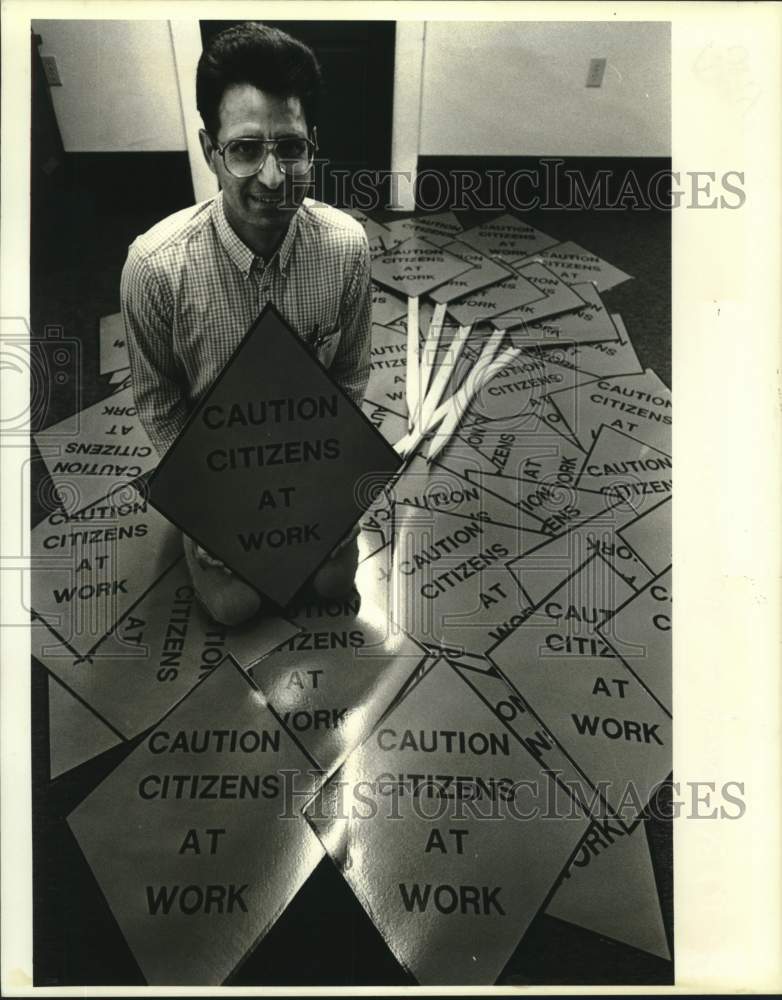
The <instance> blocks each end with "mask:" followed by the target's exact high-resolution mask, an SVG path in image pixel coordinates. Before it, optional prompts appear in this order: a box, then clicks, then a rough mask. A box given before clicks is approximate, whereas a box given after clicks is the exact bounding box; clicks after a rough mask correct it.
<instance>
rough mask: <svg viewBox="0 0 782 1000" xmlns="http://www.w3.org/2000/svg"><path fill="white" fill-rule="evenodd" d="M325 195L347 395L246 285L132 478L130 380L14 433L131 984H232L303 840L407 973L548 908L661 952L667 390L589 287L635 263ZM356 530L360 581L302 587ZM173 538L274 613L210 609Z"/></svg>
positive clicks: (108, 362) (134, 435)
mask: <svg viewBox="0 0 782 1000" xmlns="http://www.w3.org/2000/svg"><path fill="white" fill-rule="evenodd" d="M352 214H354V216H355V217H356V218H358V219H359V221H361V222H362V224H363V225H364V226H365V228H366V230H367V235H368V237H369V239H370V243H371V249H372V259H373V264H372V271H373V275H372V277H373V283H372V300H373V317H372V344H371V354H370V377H369V382H368V385H367V389H366V394H365V399H364V401H363V406H362V408H361V410H359V409H358V408H357V407H355V406H354V405H353V404H352V402H351V401H350V400H349V399H348V398H347V396H345V394H344V393H343V392H342V390H341V389H339V388H338V387H337V386H336V385H335V384H334V383H333V382H332V380H331V379H330V378H329V377H328V374H327V373H326V372H325V371H324V370H323V369H322V368H321V366H320V365H319V363H318V362H317V361H316V360H315V359H313V357H312V356H311V354H310V353H309V352H308V351H307V350H306V349H305V347H304V346H303V345H302V343H301V342H300V341H299V340H298V338H297V337H296V336H295V335H294V334H292V332H291V331H290V330H289V329H288V328H287V326H286V325H285V324H284V322H283V321H282V319H281V318H280V317H279V315H278V314H277V313H276V312H275V311H274V309H273V308H271V307H268V308H267V309H266V310H265V311H264V313H263V314H262V315H261V317H260V319H259V320H258V322H257V324H256V325H254V327H253V328H252V329H251V330H250V331H249V332H248V335H247V337H246V338H245V340H244V341H243V342H242V344H241V345H240V347H239V348H238V349H237V351H236V352H235V354H234V356H233V358H232V359H231V361H230V362H229V364H228V365H227V366H226V368H225V369H224V371H223V373H222V374H221V376H220V377H219V378H218V380H217V382H216V383H215V384H214V386H213V387H212V389H211V390H210V392H209V393H208V394H207V395H206V397H205V398H204V399H202V400H201V402H200V404H199V405H198V407H197V408H196V410H195V411H194V412H193V413H192V414H191V417H190V419H189V422H188V424H187V425H186V427H185V429H184V430H183V432H182V434H181V435H180V438H179V439H178V441H177V442H176V444H175V445H174V447H172V449H171V450H170V451H169V452H168V454H167V456H166V458H165V459H164V460H163V462H162V463H161V465H160V466H159V468H158V469H157V471H156V472H155V474H154V475H153V477H152V480H151V487H150V490H151V492H150V494H149V497H147V496H146V494H142V493H140V492H139V493H135V492H131V491H129V490H128V488H127V487H123V484H124V482H125V480H128V479H135V478H137V477H138V476H139V475H140V474H141V473H143V472H146V471H148V470H149V469H151V468H152V466H153V465H154V458H153V455H152V451H151V447H150V446H149V444H148V442H147V441H146V438H145V437H144V435H143V431H141V429H140V427H139V426H138V424H137V422H136V420H135V412H134V410H133V405H132V399H131V397H130V395H129V394H128V393H129V391H130V390H127V389H123V390H120V392H119V393H118V394H117V395H116V396H114V397H112V400H111V403H101V404H98V406H97V407H93V408H90V409H88V410H86V411H84V412H83V413H82V414H79V415H78V420H77V421H76V426H74V420H73V419H71V420H70V421H69V422H68V424H67V427H66V426H65V425H63V427H62V428H60V430H61V431H62V432H63V433H62V434H59V433H58V428H56V427H55V428H50V429H49V430H48V431H47V432H44V433H42V434H41V435H38V436H37V438H36V440H38V438H40V441H39V443H40V446H41V449H42V454H43V455H44V459H45V461H46V462H47V465H48V467H49V469H50V471H51V474H52V477H53V479H54V481H55V484H56V485H58V486H59V487H60V488H61V491H62V498H66V497H67V499H68V500H69V502H68V503H67V504H65V502H64V500H63V510H62V511H61V512H57V513H56V514H53V515H51V516H50V517H49V518H47V519H46V520H45V521H44V522H42V523H41V524H39V525H38V526H37V527H36V529H35V531H34V533H33V545H32V548H33V555H34V556H35V559H36V560H37V563H38V565H39V567H40V572H39V574H38V577H37V578H36V579H34V586H33V609H34V614H35V622H36V626H35V628H34V653H35V656H36V659H38V660H39V661H40V662H41V663H42V664H43V665H44V666H45V667H46V668H47V670H48V671H49V673H50V688H51V698H50V706H51V707H50V724H51V726H52V731H53V741H52V760H51V774H52V777H55V776H57V775H58V774H61V773H63V772H64V771H65V770H67V769H68V768H70V767H73V766H75V765H77V764H78V763H80V762H81V761H82V760H84V759H87V758H88V757H89V756H90V754H91V753H99V752H101V751H103V750H105V749H108V748H109V747H112V746H115V745H116V744H117V743H118V742H120V741H123V740H128V739H131V738H134V737H135V738H137V739H140V742H139V743H138V745H137V746H136V747H135V749H134V750H133V751H132V752H131V753H130V754H129V755H128V756H127V757H126V758H125V759H124V761H123V762H122V763H121V764H120V765H119V766H118V767H117V768H116V770H114V771H113V773H111V774H109V776H108V777H107V778H106V779H105V780H104V781H103V783H102V784H101V785H99V786H98V787H97V788H96V789H95V790H94V791H93V792H92V793H91V794H90V795H89V796H88V798H87V799H85V801H83V802H82V803H81V804H80V805H79V806H78V807H77V808H76V809H75V810H74V811H73V812H72V814H71V815H70V816H69V824H70V826H71V829H72V831H73V833H74V835H75V837H76V839H77V841H78V843H79V844H80V846H81V849H82V850H83V852H84V854H85V856H86V858H87V860H88V862H89V864H90V867H91V869H92V871H93V873H94V875H95V878H96V880H97V881H98V883H99V885H100V888H101V890H102V892H103V894H104V896H105V898H106V900H107V901H108V904H109V906H110V907H111V909H112V912H113V914H114V916H115V918H116V920H117V923H118V925H119V926H120V928H121V930H122V932H123V934H124V935H125V937H126V938H127V941H128V943H129V945H130V947H131V949H132V951H133V953H134V955H135V957H136V960H137V961H138V964H139V967H140V968H141V969H142V971H143V974H144V976H145V977H146V978H147V980H148V982H150V983H152V984H169V983H186V984H190V985H199V984H203V985H216V984H220V983H223V982H224V981H225V980H226V978H227V977H228V976H230V975H231V973H232V972H233V971H234V970H235V969H236V968H237V966H238V964H239V963H240V962H241V961H242V960H243V959H244V957H245V956H246V955H247V954H248V953H249V952H250V951H251V950H252V948H253V947H254V946H255V944H257V942H258V941H259V940H260V939H261V937H262V936H263V935H264V934H265V933H266V932H267V931H268V930H269V928H270V927H271V926H273V924H274V923H275V921H276V920H277V918H278V917H279V916H280V914H281V913H282V912H283V910H284V909H285V907H286V906H287V905H288V903H289V902H290V900H291V899H292V898H293V896H294V895H295V893H296V892H297V891H298V889H299V887H300V886H301V885H302V884H303V883H304V881H305V880H306V879H307V878H308V876H309V875H310V873H311V872H312V871H313V869H314V867H315V866H316V865H317V864H318V862H319V861H320V860H321V858H322V857H323V855H324V852H325V854H326V855H327V856H328V857H329V858H330V859H331V860H332V861H333V863H334V864H335V865H336V866H337V867H338V869H339V871H340V872H341V874H342V875H343V876H344V878H345V880H346V882H347V884H348V885H349V886H350V888H351V889H352V891H353V892H354V893H355V895H356V897H357V898H358V900H359V901H360V903H361V904H362V905H363V907H364V908H365V910H366V912H367V914H368V916H369V918H370V919H371V920H372V921H373V922H374V923H375V925H376V927H377V929H378V931H379V932H380V934H381V935H382V937H383V938H384V939H385V941H386V942H387V944H388V947H389V949H390V950H391V952H392V953H393V954H394V955H395V956H396V958H397V959H398V961H399V962H400V964H401V965H402V966H403V967H404V968H405V969H406V970H408V972H409V973H410V974H411V975H412V976H413V977H414V978H415V979H416V980H417V981H418V982H419V983H421V984H423V985H435V984H448V985H452V984H457V983H464V984H471V985H478V984H486V985H488V984H492V983H494V982H495V981H496V980H497V979H498V977H500V976H501V974H502V971H503V969H504V968H505V966H506V964H507V962H508V960H509V958H510V957H511V955H512V954H513V953H514V952H515V951H516V949H519V948H521V949H523V948H524V946H525V944H524V939H525V933H526V931H527V929H528V927H529V926H530V924H531V922H532V921H533V919H534V918H535V917H536V916H537V915H538V914H541V913H545V914H548V915H550V916H554V917H556V918H558V919H559V920H564V921H568V922H570V923H572V924H575V925H578V926H579V927H581V928H585V929H587V930H589V931H593V932H595V934H598V935H603V936H606V937H609V938H611V939H613V940H615V941H619V942H624V943H625V944H627V945H629V946H631V947H634V948H639V949H643V950H645V951H647V952H649V953H651V954H653V955H656V956H659V957H660V958H662V959H668V958H669V948H668V942H667V940H666V934H665V928H664V926H663V921H662V918H661V912H660V905H659V900H658V897H657V891H656V886H655V879H654V871H653V868H652V865H651V857H650V852H649V845H648V843H647V839H646V833H645V824H644V809H645V807H646V805H647V803H648V802H649V800H650V797H651V796H653V795H654V793H655V790H656V789H657V787H658V786H659V785H660V783H661V782H663V781H665V780H666V778H667V776H668V774H669V772H670V770H671V712H672V702H671V673H670V657H671V642H670V627H671V619H672V615H671V600H672V579H671V548H670V530H671V529H670V526H671V507H672V502H671V495H672V474H671V466H672V462H671V444H670V434H671V396H670V391H669V390H668V388H667V387H666V386H665V385H663V383H662V382H661V381H660V379H659V378H658V376H657V375H656V374H655V373H654V372H653V371H651V370H649V369H645V368H644V367H643V365H642V364H641V363H640V362H639V359H638V357H637V356H636V353H635V350H634V348H633V344H632V341H631V337H630V335H629V333H628V331H627V330H626V329H625V326H624V324H623V322H622V319H621V317H620V316H618V315H616V314H612V313H610V312H609V310H608V309H607V308H606V304H605V303H604V301H603V298H602V296H603V294H604V293H605V292H607V291H609V290H610V289H611V288H613V287H614V286H615V285H617V284H618V283H619V282H621V281H624V280H628V278H629V276H628V275H626V274H625V273H624V272H623V271H621V270H619V269H618V268H616V267H614V266H613V265H611V264H610V263H608V262H607V261H604V260H602V259H601V258H599V257H597V256H595V255H594V254H592V253H590V252H589V251H588V250H587V249H584V248H583V247H581V246H579V245H577V244H574V243H571V242H558V241H557V240H554V239H553V238H551V237H549V236H547V235H546V234H545V233H542V232H540V231H539V230H537V229H535V228H533V227H531V226H529V225H527V224H526V223H524V222H521V221H520V220H518V219H515V218H513V217H511V216H507V215H506V216H501V217H500V218H498V219H495V220H492V221H489V222H488V223H482V224H481V225H478V226H475V227H473V228H471V229H467V230H464V229H463V228H462V226H461V224H460V222H459V220H458V219H457V218H456V217H455V216H454V215H453V214H452V213H450V212H443V213H439V214H437V215H429V216H420V217H419V216H414V217H412V218H405V219H397V220H394V221H390V222H379V221H376V220H374V219H371V218H370V217H369V216H368V215H367V214H366V213H362V212H354V213H352ZM111 329H112V328H111V326H110V324H108V325H106V330H107V331H109V330H111ZM112 338H113V339H112ZM119 340H120V338H119V335H118V334H117V332H116V331H112V332H110V333H109V332H107V333H106V335H105V336H103V335H102V339H101V344H102V363H101V372H102V373H107V374H108V373H110V372H117V371H121V370H122V369H123V364H122V361H123V358H122V357H121V356H120V354H121V348H120V347H119V346H118V345H119ZM294 373H295V375H294ZM109 418H111V423H109V422H108V420H109ZM115 418H116V419H115ZM66 431H67V434H68V435H70V437H63V434H65V432H66ZM70 438H73V441H71V440H70ZM109 439H111V440H112V441H114V440H115V439H117V440H122V442H123V443H122V445H121V446H120V445H116V444H114V445H110V444H108V443H107V442H108V440H109ZM112 448H114V449H115V450H107V449H112ZM146 448H149V451H148V453H147V452H145V449H146ZM116 449H121V450H116ZM98 456H101V458H100V459H99V458H98ZM77 459H78V463H77V462H76V460H77ZM87 465H89V466H90V468H86V466H87ZM324 484H325V485H326V487H327V488H324ZM117 486H120V487H123V488H124V489H125V492H122V493H117V491H116V489H115V490H114V492H113V493H111V492H110V487H115V488H116V487H117ZM68 490H70V492H69V493H68ZM359 519H360V526H361V531H360V534H359V552H360V564H359V568H358V572H357V576H356V581H355V586H354V590H353V592H352V593H351V594H350V595H349V596H348V597H346V598H344V599H340V600H320V601H315V600H314V598H312V597H311V596H309V597H307V596H306V593H307V592H306V591H305V590H304V589H303V586H302V585H303V584H304V582H305V581H306V579H307V578H309V577H311V576H312V574H313V573H314V572H315V571H316V570H317V569H318V567H319V566H320V565H321V564H322V563H323V562H324V560H325V559H326V558H327V557H328V555H329V553H330V552H331V551H332V549H333V548H334V546H335V544H337V543H338V542H339V541H340V540H341V539H343V538H344V537H345V536H346V535H347V534H348V532H349V531H350V530H351V528H352V527H353V525H355V524H356V522H357V521H359ZM178 529H181V530H178ZM181 531H185V532H186V533H187V534H189V535H190V536H191V537H192V538H194V539H195V540H196V541H197V542H198V543H199V544H200V545H201V546H202V547H203V548H205V549H206V550H207V551H208V552H209V553H211V554H212V555H214V556H215V557H217V558H218V559H220V560H221V561H223V562H225V563H226V564H227V565H228V566H229V567H230V568H231V569H232V570H233V571H234V572H235V573H236V574H237V575H238V576H239V577H240V578H242V579H243V580H245V581H246V582H248V583H249V584H250V585H252V586H253V587H254V588H255V589H256V590H258V591H260V592H261V593H262V594H263V595H265V596H266V597H267V598H269V599H270V601H271V602H272V603H274V604H276V605H277V606H278V607H280V608H284V609H285V611H284V616H283V615H280V616H276V615H274V614H271V615H269V614H267V615H266V616H265V617H261V618H258V619H256V620H253V621H250V622H247V623H246V624H245V625H242V626H239V627H235V628H227V627H225V626H222V625H217V624H216V623H215V622H214V621H212V620H210V619H209V618H208V617H207V615H206V614H205V613H204V611H203V609H202V608H201V606H200V604H199V603H198V601H197V599H196V594H195V592H194V589H193V585H192V581H191V580H190V578H189V575H188V572H187V567H186V563H185V560H184V559H183V557H182V547H181V537H180V536H181ZM76 729H78V730H79V732H80V734H82V738H81V739H80V740H78V739H77V740H74V733H75V731H76ZM595 940H597V939H595Z"/></svg>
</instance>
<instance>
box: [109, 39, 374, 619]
mask: <svg viewBox="0 0 782 1000" xmlns="http://www.w3.org/2000/svg"><path fill="white" fill-rule="evenodd" d="M319 88H320V70H319V67H318V63H317V60H316V59H315V56H314V54H313V52H312V51H311V50H310V49H309V48H307V46H305V45H303V44H302V43H301V42H299V41H297V40H296V39H294V38H291V37H290V36H289V35H286V34H285V33H284V32H282V31H278V30H277V29H274V28H270V27H267V26H265V25H260V24H254V23H249V24H241V25H238V26H235V27H232V28H228V29H227V30H225V31H223V32H221V33H220V34H219V35H218V36H217V37H216V38H215V39H214V40H213V41H212V42H211V43H210V45H209V46H208V47H207V49H206V50H205V51H204V53H203V54H202V56H201V59H200V60H199V63H198V71H197V76H196V100H197V106H198V110H199V112H200V114H201V117H202V119H203V123H204V128H203V129H202V130H201V132H200V140H201V147H202V150H203V154H204V157H205V158H206V162H207V163H208V165H209V169H210V170H211V171H212V172H213V173H214V174H215V175H216V176H217V178H218V181H219V184H220V188H221V191H220V193H219V194H218V195H217V197H216V198H213V199H210V200H209V201H206V202H202V203H200V204H198V205H195V206H193V207H192V208H188V209H185V210H184V211H181V212H176V213H175V214H174V215H172V216H169V217H168V218H167V219H164V220H163V221H162V222H159V223H158V224H157V225H155V226H153V228H152V229H150V230H149V231H148V232H146V233H144V234H143V235H142V236H139V237H138V238H137V239H136V240H135V241H134V243H133V244H132V245H131V247H130V251H129V254H128V259H127V262H126V264H125V267H124V270H123V273H122V283H121V300H122V313H123V317H124V321H125V328H126V332H127V339H128V349H129V354H130V367H131V376H132V385H133V391H134V396H135V401H136V407H137V410H138V414H139V417H140V419H141V422H142V424H143V425H144V427H145V428H146V430H147V432H148V434H149V436H150V438H151V440H152V442H153V444H154V445H155V447H156V448H157V450H158V452H159V453H160V455H161V456H162V455H163V454H164V453H165V451H166V450H167V449H168V448H169V447H170V446H171V444H172V443H173V441H174V440H175V438H176V437H177V435H178V433H179V431H180V430H181V429H182V427H183V426H184V424H185V422H186V419H187V415H188V413H189V412H190V411H191V410H192V408H193V407H194V406H195V405H196V404H197V402H198V401H199V400H200V399H201V398H202V397H203V396H204V394H205V393H206V392H207V391H208V390H209V388H210V386H211V385H212V383H213V382H214V380H215V378H216V377H217V375H218V374H219V373H220V371H221V370H222V368H223V367H224V365H225V364H226V363H227V361H228V360H229V359H230V357H231V355H232V353H233V352H234V350H235V348H236V347H237V346H238V344H239V343H240V342H241V340H242V338H243V337H244V335H245V334H246V332H247V330H248V329H249V327H250V325H251V324H252V322H253V321H254V320H255V319H256V317H257V316H258V314H259V313H260V312H261V310H262V308H263V307H264V305H265V304H266V303H267V302H272V303H273V304H274V305H275V306H276V308H277V309H278V310H279V312H280V313H281V314H282V316H284V317H285V319H286V320H287V322H288V323H289V325H290V326H291V327H292V328H293V329H294V330H295V331H296V332H297V333H298V334H299V336H300V337H301V338H302V339H303V340H304V341H305V342H306V343H307V344H308V345H310V347H311V349H312V350H313V351H314V352H315V353H316V354H317V356H318V358H319V359H320V361H321V362H322V363H323V364H324V365H325V366H326V367H327V368H329V369H330V372H331V375H332V377H333V378H334V379H335V381H337V382H338V383H339V384H340V385H341V386H342V387H343V388H344V389H345V391H346V392H347V393H348V395H350V396H351V398H352V399H353V400H354V401H355V402H356V403H357V404H359V405H360V403H361V399H362V397H363V394H364V391H365V389H366V384H367V379H368V377H369V346H370V310H371V299H370V291H369V276H370V270H369V268H370V265H369V248H368V245H367V239H366V236H365V234H364V231H363V229H362V228H361V226H360V225H359V224H358V223H357V222H356V221H355V220H354V219H352V218H351V217H350V216H348V215H346V214H344V213H343V212H339V211H337V210H336V209H334V208H331V207H329V206H327V205H324V204H322V203H320V202H315V201H313V200H312V199H309V198H306V197H305V193H306V189H307V187H308V186H309V184H310V183H311V177H312V165H313V160H314V155H315V151H316V149H317V133H316V126H315V115H316V110H317V99H318V93H319ZM183 488H187V487H186V486H183ZM215 514H216V516H219V512H218V511H216V512H215ZM183 544H184V548H185V555H186V558H187V564H188V567H189V569H190V573H191V576H192V578H193V585H194V588H195V591H196V593H197V594H198V596H199V599H200V600H201V602H202V604H203V605H204V607H205V608H206V609H207V611H208V612H209V613H210V614H211V615H212V617H214V618H215V619H217V620H218V621H221V622H223V623H224V624H227V625H234V624H238V623H239V622H241V621H244V620H246V619H248V618H250V617H252V616H253V615H254V614H256V613H257V612H258V611H259V610H260V609H261V597H260V595H259V594H258V593H257V592H256V591H255V590H253V589H252V588H251V587H249V586H248V585H247V584H245V583H244V582H243V581H241V580H239V579H238V578H237V577H236V576H235V575H234V574H233V573H232V572H231V571H230V570H229V569H228V567H226V566H224V565H223V564H222V563H220V562H219V561H217V560H216V559H213V558H212V557H211V556H210V555H209V554H208V553H207V552H205V551H204V550H203V549H202V548H201V547H200V546H198V545H196V544H195V543H194V542H193V540H192V539H190V538H188V537H187V536H185V537H184V539H183ZM357 562H358V547H357V542H356V538H355V534H351V535H350V536H349V537H348V538H347V539H346V540H343V542H342V543H341V544H340V545H339V546H337V548H336V549H335V550H334V552H333V553H332V554H331V557H330V558H329V559H328V560H327V562H326V563H325V564H324V565H323V566H322V567H321V569H320V570H319V571H318V572H317V573H316V574H315V576H314V577H313V579H312V580H311V587H312V589H313V590H314V591H315V593H316V594H317V595H318V596H321V597H337V596H342V595H344V594H346V593H348V592H349V590H350V588H351V586H352V583H353V579H354V576H355V571H356V565H357Z"/></svg>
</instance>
